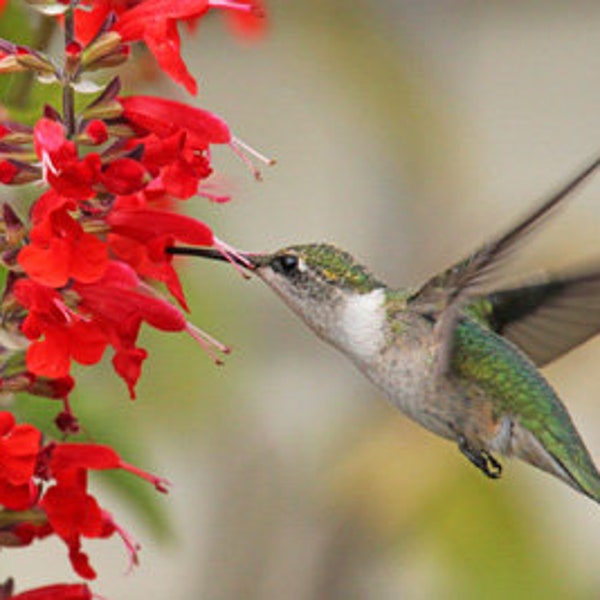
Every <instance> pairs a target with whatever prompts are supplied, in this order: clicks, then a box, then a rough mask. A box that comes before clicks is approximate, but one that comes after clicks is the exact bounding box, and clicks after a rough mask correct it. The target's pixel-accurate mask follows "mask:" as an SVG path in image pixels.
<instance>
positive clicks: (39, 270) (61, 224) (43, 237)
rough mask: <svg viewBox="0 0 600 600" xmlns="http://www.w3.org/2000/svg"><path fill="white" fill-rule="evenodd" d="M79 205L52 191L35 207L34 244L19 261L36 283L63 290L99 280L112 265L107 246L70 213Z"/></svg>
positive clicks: (24, 249) (32, 235)
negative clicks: (69, 284)
mask: <svg viewBox="0 0 600 600" xmlns="http://www.w3.org/2000/svg"><path fill="white" fill-rule="evenodd" d="M74 208H75V204H74V202H72V201H69V200H68V199H67V198H64V197H61V196H58V195H57V194H56V193H55V192H53V191H52V190H50V191H49V192H46V194H44V196H42V198H40V200H38V202H37V203H36V205H35V208H34V212H33V220H34V227H33V229H32V230H31V233H30V236H29V237H30V242H31V243H30V244H28V245H27V246H24V247H23V248H22V249H21V251H20V252H19V256H18V261H19V264H20V265H21V267H23V269H24V270H25V272H26V273H27V274H28V275H29V276H30V277H31V278H32V279H33V280H35V281H37V282H39V283H42V284H44V285H48V286H51V287H62V286H64V285H66V284H67V282H68V281H69V280H70V279H71V278H72V279H75V280H77V281H83V282H90V281H95V280H97V279H98V278H100V277H101V276H102V274H103V273H104V271H105V269H106V265H107V264H108V254H107V250H106V245H105V244H104V243H103V242H102V241H101V240H99V239H98V238H97V237H96V236H95V235H92V234H90V233H86V232H84V230H83V227H82V226H81V225H80V224H79V223H78V222H77V221H76V220H75V219H74V218H73V217H72V216H71V215H70V214H69V212H70V211H71V210H73V209H74Z"/></svg>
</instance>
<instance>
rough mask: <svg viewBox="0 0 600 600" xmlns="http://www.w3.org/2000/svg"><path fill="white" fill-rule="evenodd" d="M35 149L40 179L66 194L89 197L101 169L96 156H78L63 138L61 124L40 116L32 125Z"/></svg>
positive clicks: (69, 196) (75, 147) (71, 144)
mask: <svg viewBox="0 0 600 600" xmlns="http://www.w3.org/2000/svg"><path fill="white" fill-rule="evenodd" d="M33 135H34V148H35V152H36V154H37V155H38V157H39V158H40V160H41V161H42V168H43V172H44V179H45V180H46V181H47V182H48V183H49V184H50V185H51V186H52V187H53V188H54V189H55V190H56V191H57V192H58V193H59V194H62V195H63V196H66V197H68V198H79V199H83V198H91V197H92V196H93V195H94V189H93V185H94V184H95V183H96V182H97V181H98V179H99V176H100V170H101V161H100V157H99V156H98V154H96V153H90V154H88V155H87V156H85V158H83V159H82V160H79V158H78V156H77V146H76V145H75V144H74V142H72V141H70V140H67V138H66V136H65V130H64V128H63V126H62V125H61V124H60V123H58V122H57V121H53V120H52V119H49V118H47V117H43V118H41V119H40V120H39V121H38V122H37V123H36V124H35V127H34V128H33Z"/></svg>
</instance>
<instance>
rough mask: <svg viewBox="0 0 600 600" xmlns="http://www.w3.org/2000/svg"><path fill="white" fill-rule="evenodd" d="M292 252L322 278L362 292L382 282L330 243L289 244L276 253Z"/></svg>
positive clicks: (374, 287)
mask: <svg viewBox="0 0 600 600" xmlns="http://www.w3.org/2000/svg"><path fill="white" fill-rule="evenodd" d="M285 253H294V254H296V255H297V256H298V257H300V258H301V259H302V260H304V262H305V263H306V266H307V267H309V268H310V269H311V270H312V271H314V272H315V273H317V274H319V275H320V276H321V277H322V278H323V279H324V280H326V281H328V282H330V283H333V284H335V285H338V286H340V287H343V288H347V289H352V290H354V291H356V292H358V293H361V294H364V293H367V292H370V291H372V290H374V289H376V288H379V287H383V286H384V284H383V283H382V282H381V281H379V280H378V279H377V278H375V277H374V275H373V274H372V273H371V272H370V271H368V270H367V269H366V268H365V267H364V266H363V265H361V264H359V263H358V262H356V260H355V259H354V258H353V257H352V255H350V254H349V253H348V252H344V251H343V250H340V249H339V248H336V247H335V246H332V245H330V244H307V245H300V246H290V247H289V248H286V249H285V250H282V251H281V252H278V254H285Z"/></svg>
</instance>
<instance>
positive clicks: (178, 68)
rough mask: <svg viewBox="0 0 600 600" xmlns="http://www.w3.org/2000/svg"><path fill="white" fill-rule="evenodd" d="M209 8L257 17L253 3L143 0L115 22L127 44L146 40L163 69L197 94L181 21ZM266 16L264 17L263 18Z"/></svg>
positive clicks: (220, 0) (202, 12)
mask: <svg viewBox="0 0 600 600" xmlns="http://www.w3.org/2000/svg"><path fill="white" fill-rule="evenodd" d="M209 8H226V9H229V10H230V11H236V12H241V13H243V14H254V15H255V16H256V13H257V11H256V9H255V7H254V6H253V4H252V3H249V2H235V1H227V0H142V2H139V3H138V4H137V5H136V6H134V7H133V8H131V9H129V10H126V11H124V12H122V14H121V16H120V18H119V19H118V20H117V22H116V23H115V25H114V27H113V30H114V31H116V32H117V33H118V34H119V35H120V36H121V40H122V41H123V42H134V41H140V40H143V41H144V42H145V43H146V45H147V46H148V49H149V50H150V52H152V54H154V57H155V58H156V60H157V62H158V64H159V65H160V67H161V68H162V70H163V71H164V72H165V73H166V74H167V75H169V77H171V78H172V79H173V80H174V81H176V82H177V83H180V84H181V85H183V86H184V87H185V88H186V89H187V91H188V92H190V94H195V93H196V91H197V85H196V81H195V79H194V78H193V77H192V76H191V75H190V73H189V71H188V70H187V67H186V66H185V63H184V62H183V59H182V58H181V49H180V48H181V40H180V38H179V31H178V30H177V22H178V21H181V20H189V19H197V18H199V17H201V16H203V15H204V14H205V13H206V12H207V11H208V9H209ZM261 16H262V15H261Z"/></svg>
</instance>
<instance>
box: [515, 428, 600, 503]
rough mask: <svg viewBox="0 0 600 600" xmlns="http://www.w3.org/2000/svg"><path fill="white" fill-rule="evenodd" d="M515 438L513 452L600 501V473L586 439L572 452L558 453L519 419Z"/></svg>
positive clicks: (572, 449) (573, 448) (574, 447)
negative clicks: (547, 446) (541, 440)
mask: <svg viewBox="0 0 600 600" xmlns="http://www.w3.org/2000/svg"><path fill="white" fill-rule="evenodd" d="M511 442H512V443H511V449H510V452H509V453H510V454H512V455H513V456H516V457H517V458H520V459H521V460H523V461H525V462H527V463H529V464H530V465H533V466H534V467H538V468H539V469H542V470H543V471H546V473H550V474H551V475H554V476H555V477H558V478H559V479H560V480H562V481H564V482H565V483H566V484H567V485H569V486H571V487H572V488H573V489H575V490H577V491H578V492H580V493H582V494H584V495H585V496H588V498H591V499H592V500H594V501H596V502H598V503H599V504H600V473H599V472H598V470H597V468H596V466H595V465H594V462H593V460H592V458H591V457H590V455H589V453H588V451H587V450H586V448H585V446H584V445H583V442H581V445H580V446H579V445H577V446H573V447H572V448H571V451H570V452H568V453H561V454H564V455H563V456H558V455H557V453H553V452H551V451H550V450H548V448H546V447H545V446H544V445H543V444H542V443H541V442H540V440H539V439H538V438H537V437H536V436H534V435H533V434H532V433H531V432H530V431H529V430H528V429H526V428H524V427H522V426H520V425H519V424H518V423H514V426H513V431H512V440H511ZM563 449H564V448H563ZM509 453H507V454H509Z"/></svg>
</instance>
